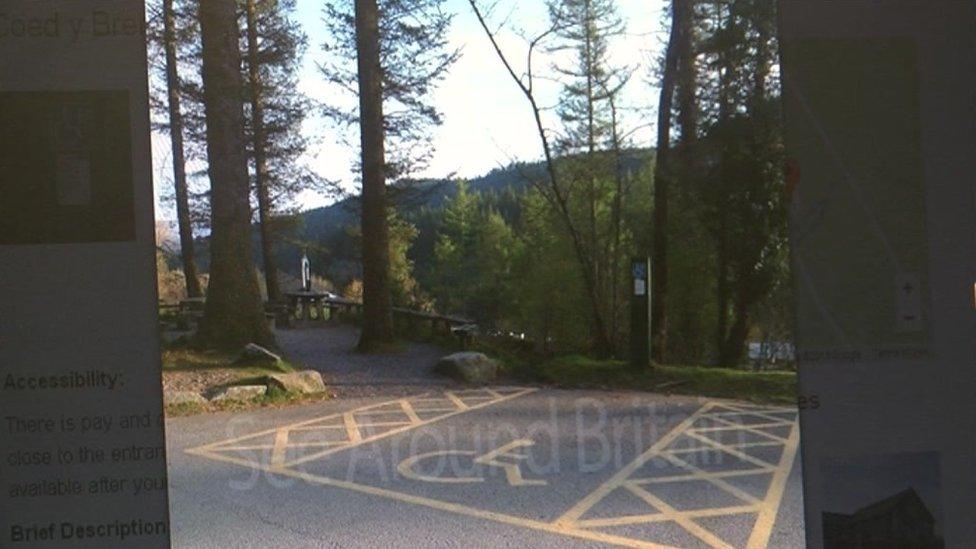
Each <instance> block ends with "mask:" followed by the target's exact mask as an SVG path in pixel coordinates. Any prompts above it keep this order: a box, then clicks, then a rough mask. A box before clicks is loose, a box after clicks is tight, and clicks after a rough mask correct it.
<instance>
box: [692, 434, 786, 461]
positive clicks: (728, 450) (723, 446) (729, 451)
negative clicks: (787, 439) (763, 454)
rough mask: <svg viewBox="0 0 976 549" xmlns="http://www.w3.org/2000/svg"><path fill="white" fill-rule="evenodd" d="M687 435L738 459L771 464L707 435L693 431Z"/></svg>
mask: <svg viewBox="0 0 976 549" xmlns="http://www.w3.org/2000/svg"><path fill="white" fill-rule="evenodd" d="M688 436H690V437H691V438H694V439H698V440H700V441H702V442H704V443H705V444H708V445H709V446H712V447H714V448H715V449H716V450H721V451H723V452H725V453H726V454H731V455H733V456H735V457H737V458H739V459H741V460H743V461H748V462H749V463H751V464H753V465H756V466H758V467H771V466H772V465H773V464H772V463H767V462H765V461H763V460H761V459H759V458H754V457H752V456H750V455H749V454H746V453H745V452H740V451H738V450H737V449H735V448H734V447H732V446H729V445H726V444H722V443H721V442H718V441H716V440H712V439H710V438H708V437H703V436H701V435H696V434H695V433H688Z"/></svg>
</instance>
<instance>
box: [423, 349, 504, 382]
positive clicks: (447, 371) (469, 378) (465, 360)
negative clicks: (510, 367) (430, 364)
mask: <svg viewBox="0 0 976 549" xmlns="http://www.w3.org/2000/svg"><path fill="white" fill-rule="evenodd" d="M434 371H435V372H437V373H439V374H442V375H446V376H449V377H453V378H454V379H459V380H461V381H466V382H468V383H488V382H490V381H494V380H495V379H496V378H497V377H498V363H497V362H495V361H494V360H492V359H490V358H488V357H487V356H486V355H484V354H482V353H473V352H463V353H454V354H452V355H447V356H446V357H444V358H442V359H440V360H439V361H438V362H437V365H436V366H435V367H434Z"/></svg>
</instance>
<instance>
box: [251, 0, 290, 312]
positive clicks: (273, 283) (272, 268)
mask: <svg viewBox="0 0 976 549" xmlns="http://www.w3.org/2000/svg"><path fill="white" fill-rule="evenodd" d="M256 10H257V6H256V0H247V7H246V10H245V11H246V19H247V69H248V71H247V74H248V87H249V88H250V97H251V126H252V128H251V134H252V143H251V147H252V149H253V150H254V191H255V194H256V195H257V198H258V222H259V223H260V224H261V257H262V262H263V266H264V283H265V289H266V290H267V294H268V302H269V303H277V302H278V301H279V300H280V298H281V295H280V289H279V287H278V266H277V262H276V261H275V246H274V227H272V223H273V220H272V215H271V193H270V191H269V189H268V186H269V185H270V182H269V181H268V158H267V153H266V147H267V135H266V133H265V128H264V103H263V97H262V86H263V83H262V81H261V64H260V60H259V57H260V56H259V46H258V28H257V24H258V22H257V13H256Z"/></svg>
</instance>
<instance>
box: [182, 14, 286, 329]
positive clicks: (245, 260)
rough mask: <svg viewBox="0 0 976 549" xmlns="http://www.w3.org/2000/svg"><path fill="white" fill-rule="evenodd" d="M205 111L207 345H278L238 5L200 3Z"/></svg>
mask: <svg viewBox="0 0 976 549" xmlns="http://www.w3.org/2000/svg"><path fill="white" fill-rule="evenodd" d="M200 31H201V36H202V46H203V87H204V108H205V112H206V122H207V158H208V164H209V168H208V171H209V175H210V188H211V198H210V203H211V212H212V213H211V215H212V232H211V244H210V254H211V260H210V286H209V288H208V291H207V304H206V308H205V312H204V317H203V321H202V323H201V326H200V333H199V336H200V339H201V341H202V342H203V343H205V344H207V345H211V346H215V347H220V348H234V347H239V346H242V345H246V344H247V343H250V342H254V343H259V344H265V345H271V344H273V343H274V338H273V336H272V334H271V331H270V329H269V327H268V324H267V322H265V317H264V309H263V307H262V306H261V293H260V291H259V289H258V282H257V277H256V276H255V273H254V268H253V265H252V255H251V207H250V185H249V181H248V174H247V157H246V153H245V147H244V109H243V107H244V103H243V101H242V84H243V82H242V78H241V69H240V68H241V52H240V49H239V43H238V37H239V29H238V27H237V9H236V3H235V1H234V0H205V1H202V2H200Z"/></svg>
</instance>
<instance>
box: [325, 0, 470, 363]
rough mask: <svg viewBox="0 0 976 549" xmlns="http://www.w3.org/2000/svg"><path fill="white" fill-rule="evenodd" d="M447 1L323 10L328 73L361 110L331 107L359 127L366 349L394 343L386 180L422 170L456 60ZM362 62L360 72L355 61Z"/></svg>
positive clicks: (336, 4) (369, 1) (386, 0)
mask: <svg viewBox="0 0 976 549" xmlns="http://www.w3.org/2000/svg"><path fill="white" fill-rule="evenodd" d="M443 3H444V0H379V1H377V0H355V1H352V0H336V1H333V2H327V3H326V5H325V21H326V24H327V26H328V27H329V30H330V35H331V37H330V39H329V40H328V41H327V42H326V44H325V45H324V48H325V50H326V52H328V53H329V56H330V58H329V61H328V63H327V64H326V65H325V66H324V67H323V70H322V72H323V74H324V75H325V77H326V79H327V80H328V81H329V82H332V83H333V84H335V85H337V86H338V87H339V88H340V89H344V90H347V91H350V92H355V91H357V90H358V99H359V108H358V110H353V109H344V108H342V107H341V106H336V105H331V106H329V107H328V108H327V114H329V115H330V116H331V117H332V118H333V119H334V120H336V121H337V122H338V123H340V124H341V125H347V126H351V125H356V124H358V126H359V129H360V143H359V145H360V164H359V168H360V170H361V173H362V211H361V223H362V264H363V331H362V335H361V337H360V341H359V348H360V349H361V350H370V349H373V348H376V347H379V346H383V345H385V344H387V343H389V342H391V341H392V339H393V321H392V312H391V286H390V276H391V274H390V269H391V264H390V247H389V240H390V228H389V225H388V211H387V209H388V202H389V201H388V197H387V195H388V191H387V187H386V181H387V179H396V178H399V177H402V176H405V175H407V174H409V173H410V172H412V171H416V170H418V169H422V168H423V167H424V166H425V165H426V163H427V162H428V160H429V158H430V156H431V154H432V149H431V136H430V133H429V130H430V128H431V126H434V125H437V124H440V122H441V115H440V113H439V112H438V110H437V108H436V107H435V105H434V104H433V102H432V98H431V96H430V92H431V91H432V90H433V88H434V87H435V86H436V85H437V84H438V83H439V82H440V81H441V80H442V79H443V78H444V76H445V75H446V73H447V71H448V69H449V68H450V66H451V65H452V64H453V63H454V61H456V60H457V58H458V55H459V54H458V52H457V51H449V50H448V49H447V30H448V28H449V26H450V23H451V16H450V15H448V14H446V13H444V12H443V11H442V6H443ZM352 60H356V64H355V68H353V66H352V63H351V61H352Z"/></svg>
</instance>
